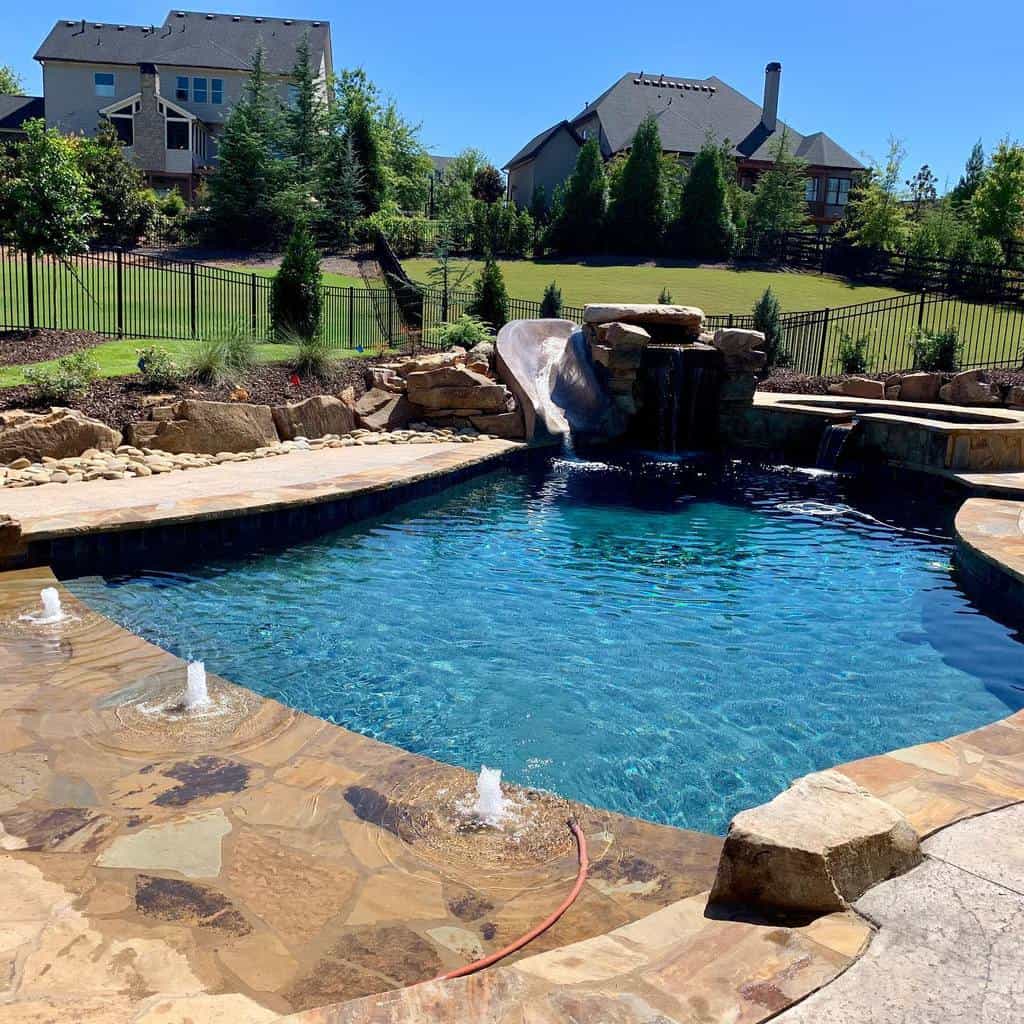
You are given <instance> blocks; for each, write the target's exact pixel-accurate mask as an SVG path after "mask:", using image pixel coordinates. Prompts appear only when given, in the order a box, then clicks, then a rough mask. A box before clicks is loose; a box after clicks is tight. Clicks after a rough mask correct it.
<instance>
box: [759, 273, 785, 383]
mask: <svg viewBox="0 0 1024 1024" xmlns="http://www.w3.org/2000/svg"><path fill="white" fill-rule="evenodd" d="M753 312H754V330H755V331H760V332H761V333H762V334H763V335H764V351H765V355H766V356H767V363H766V366H767V368H768V369H771V368H772V367H773V366H782V365H784V364H785V362H786V355H785V353H784V352H783V351H782V328H781V326H780V325H779V315H780V313H781V310H780V308H779V300H778V297H777V296H776V294H775V292H773V291H772V290H771V288H767V289H766V290H765V292H764V294H763V295H762V296H761V298H759V299H758V300H757V302H755V303H754V310H753Z"/></svg>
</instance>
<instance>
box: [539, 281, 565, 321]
mask: <svg viewBox="0 0 1024 1024" xmlns="http://www.w3.org/2000/svg"><path fill="white" fill-rule="evenodd" d="M561 316H562V289H561V288H559V287H558V285H557V284H555V282H554V281H552V282H551V284H549V285H548V286H547V288H545V289H544V298H542V299H541V300H540V318H541V319H542V320H558V319H559V318H560V317H561Z"/></svg>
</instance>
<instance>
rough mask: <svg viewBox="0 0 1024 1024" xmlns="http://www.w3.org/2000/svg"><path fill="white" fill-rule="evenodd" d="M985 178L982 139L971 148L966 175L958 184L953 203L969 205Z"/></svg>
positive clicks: (953, 194) (965, 167) (953, 192)
mask: <svg viewBox="0 0 1024 1024" xmlns="http://www.w3.org/2000/svg"><path fill="white" fill-rule="evenodd" d="M984 176H985V150H984V148H983V147H982V145H981V139H978V141H977V142H976V143H975V144H974V146H973V147H972V148H971V155H970V156H969V157H968V158H967V163H966V164H965V165H964V173H963V174H962V175H961V176H960V180H959V181H958V182H957V183H956V187H955V188H954V189H953V191H952V193H951V195H952V198H953V202H954V203H956V204H957V205H958V206H962V205H963V204H964V203H969V202H970V201H971V200H972V199H973V198H974V193H975V192H977V191H978V186H979V185H980V184H981V179H982V178H983V177H984Z"/></svg>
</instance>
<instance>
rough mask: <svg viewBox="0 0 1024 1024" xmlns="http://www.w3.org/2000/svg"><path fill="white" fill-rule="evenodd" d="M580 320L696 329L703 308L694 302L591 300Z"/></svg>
mask: <svg viewBox="0 0 1024 1024" xmlns="http://www.w3.org/2000/svg"><path fill="white" fill-rule="evenodd" d="M583 323H584V324H590V325H593V326H597V325H599V324H610V323H620V324H639V325H641V326H642V327H666V326H670V327H677V328H682V329H683V330H685V331H697V332H699V331H700V328H701V324H703V323H704V310H702V309H698V308H697V307H696V306H669V305H660V304H658V303H619V304H596V303H591V304H590V305H589V306H587V307H586V308H585V309H584V310H583Z"/></svg>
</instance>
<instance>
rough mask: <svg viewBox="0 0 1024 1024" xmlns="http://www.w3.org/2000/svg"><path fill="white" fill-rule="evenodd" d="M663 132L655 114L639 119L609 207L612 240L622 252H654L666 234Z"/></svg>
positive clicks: (613, 244) (614, 245)
mask: <svg viewBox="0 0 1024 1024" xmlns="http://www.w3.org/2000/svg"><path fill="white" fill-rule="evenodd" d="M661 155H662V154H661V135H660V134H659V132H658V122H657V119H656V118H655V116H654V115H653V114H648V115H647V117H645V118H644V119H643V121H641V122H640V127H639V128H637V130H636V135H635V136H634V137H633V145H632V147H631V148H630V151H629V156H628V158H627V159H626V162H625V164H624V165H623V167H622V171H621V173H620V174H619V176H618V180H617V181H616V185H615V189H614V191H613V193H612V197H611V203H610V205H609V209H608V222H609V225H608V226H609V234H610V241H611V244H612V246H613V247H615V248H617V249H619V250H621V251H623V252H633V253H644V252H652V251H655V250H656V249H657V248H658V246H659V245H660V244H661V239H662V235H663V234H664V233H665V209H664V204H663V202H662V189H663V185H662V180H661V174H662V160H661Z"/></svg>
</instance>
